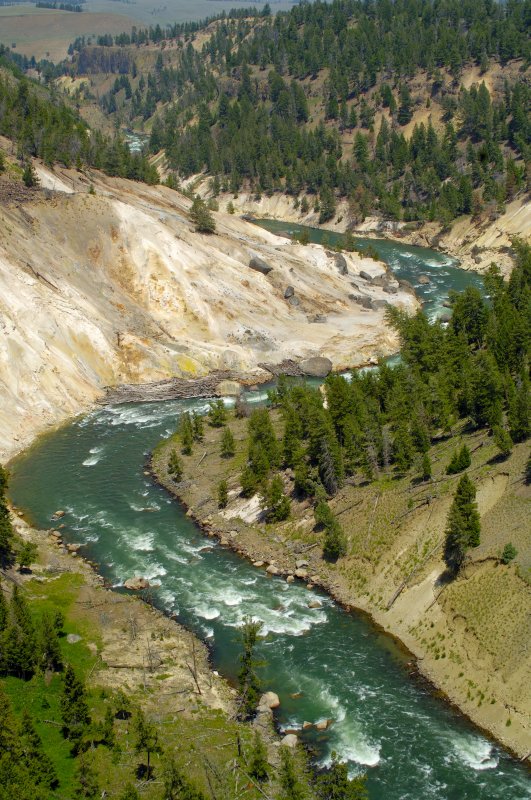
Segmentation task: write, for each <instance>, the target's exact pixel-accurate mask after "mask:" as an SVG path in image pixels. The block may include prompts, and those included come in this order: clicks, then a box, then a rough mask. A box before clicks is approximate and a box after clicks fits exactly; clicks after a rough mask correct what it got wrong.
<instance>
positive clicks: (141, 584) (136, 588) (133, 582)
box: [124, 576, 149, 592]
mask: <svg viewBox="0 0 531 800" xmlns="http://www.w3.org/2000/svg"><path fill="white" fill-rule="evenodd" d="M124 586H125V588H126V589H131V590H132V591H133V592H141V591H142V590H143V589H149V581H148V580H147V578H140V577H138V576H135V577H134V578H128V579H127V580H126V581H124Z"/></svg>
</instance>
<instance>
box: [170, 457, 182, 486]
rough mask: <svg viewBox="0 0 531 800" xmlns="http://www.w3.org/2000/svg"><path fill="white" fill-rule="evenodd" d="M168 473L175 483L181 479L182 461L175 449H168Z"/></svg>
mask: <svg viewBox="0 0 531 800" xmlns="http://www.w3.org/2000/svg"><path fill="white" fill-rule="evenodd" d="M168 473H169V474H170V475H171V476H172V478H173V480H174V481H175V482H176V483H179V481H182V479H183V462H182V461H181V459H180V457H179V454H178V453H177V451H176V450H171V451H170V456H169V458H168Z"/></svg>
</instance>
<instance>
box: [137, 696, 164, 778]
mask: <svg viewBox="0 0 531 800" xmlns="http://www.w3.org/2000/svg"><path fill="white" fill-rule="evenodd" d="M135 734H136V742H135V750H136V752H137V753H145V754H146V762H147V763H146V765H145V770H143V769H142V767H143V765H141V767H140V768H139V770H140V771H141V772H142V774H143V775H144V776H145V778H146V779H147V780H150V779H151V778H152V777H153V769H152V767H151V756H152V755H153V754H154V753H162V745H161V744H160V742H159V732H158V729H157V727H156V726H155V725H153V723H151V722H149V720H147V719H146V717H145V714H144V712H143V711H142V709H140V708H139V709H138V710H137V712H136V716H135Z"/></svg>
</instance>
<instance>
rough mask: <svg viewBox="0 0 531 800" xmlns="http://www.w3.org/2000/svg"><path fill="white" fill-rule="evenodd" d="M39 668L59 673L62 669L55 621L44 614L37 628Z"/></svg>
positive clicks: (61, 657) (47, 614)
mask: <svg viewBox="0 0 531 800" xmlns="http://www.w3.org/2000/svg"><path fill="white" fill-rule="evenodd" d="M39 640H40V648H39V649H40V652H41V667H42V669H44V670H51V671H53V672H59V671H60V670H61V669H62V668H63V656H62V653H61V646H60V644H59V638H58V636H57V630H56V627H55V620H54V619H53V617H52V616H51V614H49V613H47V612H45V613H44V614H43V615H42V617H41V624H40V628H39Z"/></svg>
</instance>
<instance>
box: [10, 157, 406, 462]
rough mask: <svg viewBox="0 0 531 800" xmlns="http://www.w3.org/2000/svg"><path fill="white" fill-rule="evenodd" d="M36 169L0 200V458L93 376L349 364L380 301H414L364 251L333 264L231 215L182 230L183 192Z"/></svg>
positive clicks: (132, 378) (83, 394) (392, 341)
mask: <svg viewBox="0 0 531 800" xmlns="http://www.w3.org/2000/svg"><path fill="white" fill-rule="evenodd" d="M38 171H39V175H40V178H41V185H43V186H44V187H47V188H48V191H46V192H45V191H41V192H39V193H38V194H37V195H36V197H35V199H34V200H33V201H31V202H28V203H25V204H24V205H22V206H15V205H12V206H3V207H1V208H0V324H1V327H2V335H1V338H0V391H1V395H2V404H1V407H0V458H2V459H6V458H7V457H9V456H10V455H11V454H13V453H14V452H16V451H17V450H19V449H21V448H22V447H23V446H25V445H26V444H27V443H28V442H29V441H30V440H31V439H32V438H33V436H34V435H35V434H36V433H37V432H40V431H42V430H44V429H45V428H46V427H47V426H49V425H51V424H55V423H57V422H59V421H61V420H63V419H65V418H66V417H67V416H69V415H72V414H75V413H77V412H79V411H81V410H83V409H86V408H87V407H89V406H90V405H91V404H92V403H93V402H94V401H95V400H97V399H98V397H100V396H101V394H102V390H103V387H105V386H107V385H115V384H118V383H124V382H125V383H135V382H145V381H151V380H159V379H163V378H168V377H172V376H184V377H186V376H193V375H200V374H206V373H208V372H209V371H210V370H213V369H216V368H221V369H233V370H239V371H251V370H253V369H254V368H256V366H257V365H258V364H259V363H260V362H270V363H277V362H280V361H282V360H283V359H284V358H294V359H299V358H305V357H309V356H312V355H324V356H328V357H329V358H331V359H332V362H333V363H334V367H335V368H342V367H347V366H352V365H356V364H360V363H364V362H366V361H367V360H368V359H370V358H371V357H375V356H379V355H385V354H388V353H390V352H392V351H394V350H395V349H396V346H397V342H396V338H395V336H394V334H393V333H392V332H391V331H390V330H389V329H388V328H387V327H386V325H385V323H384V309H385V302H390V303H392V304H397V305H400V306H402V307H404V308H407V309H409V310H414V309H415V308H416V306H417V302H416V300H415V298H414V297H413V296H412V295H411V294H410V293H408V291H407V290H403V289H402V288H401V287H398V285H397V284H396V282H395V281H394V280H393V279H392V278H391V279H389V277H387V278H386V277H385V270H384V266H383V265H382V264H380V263H379V262H374V261H372V260H370V259H361V258H359V257H358V256H356V255H347V256H345V259H346V264H347V267H348V274H346V275H344V274H340V270H339V268H338V264H337V262H336V258H335V255H334V254H333V253H328V252H327V251H325V250H324V249H323V248H322V247H320V246H318V245H310V246H306V247H304V246H302V245H298V244H293V243H291V242H289V241H287V240H286V239H283V238H279V237H276V236H274V235H272V234H270V233H268V232H266V231H264V230H261V229H259V228H258V227H256V226H254V225H251V224H250V223H247V222H245V221H243V220H240V219H238V218H236V217H234V216H230V215H226V214H217V213H216V214H215V215H214V216H215V217H216V223H217V230H218V233H217V235H214V236H208V235H204V234H199V233H196V232H195V231H194V229H193V226H192V225H191V223H190V221H189V218H188V209H189V207H190V201H189V200H188V199H186V198H185V197H183V196H182V195H180V194H178V193H177V192H174V191H172V190H170V189H168V188H166V187H148V186H145V185H143V184H137V183H133V182H130V181H125V180H120V179H110V178H106V177H104V176H101V175H98V174H96V173H95V174H93V175H91V176H90V182H91V183H92V184H93V185H94V188H95V194H89V193H88V188H89V180H88V179H87V178H86V177H85V176H83V175H80V174H78V173H76V172H75V171H68V172H66V171H64V170H63V171H61V172H59V173H56V174H52V173H49V172H48V171H47V170H46V169H45V168H44V167H42V166H39V168H38ZM52 187H54V188H55V191H53V192H50V188H52ZM253 256H257V257H259V258H260V259H262V260H263V261H265V262H267V264H268V265H269V266H271V267H272V271H271V272H270V273H269V274H268V275H267V276H266V275H263V274H261V273H260V272H257V271H254V270H252V269H250V267H249V262H250V260H251V258H252V257H253ZM360 271H364V272H365V273H368V274H369V275H372V276H378V275H380V277H381V276H384V280H383V283H384V284H387V285H386V286H385V288H386V291H384V287H382V286H378V285H374V284H373V283H371V281H370V280H367V279H366V278H365V279H364V278H361V277H360V274H359V273H360ZM288 286H291V287H293V289H294V292H295V294H294V298H295V299H293V298H291V299H287V298H285V296H284V294H285V290H286V288H287V287H288ZM349 295H350V297H349ZM367 305H368V306H369V308H366V307H364V306H367Z"/></svg>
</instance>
